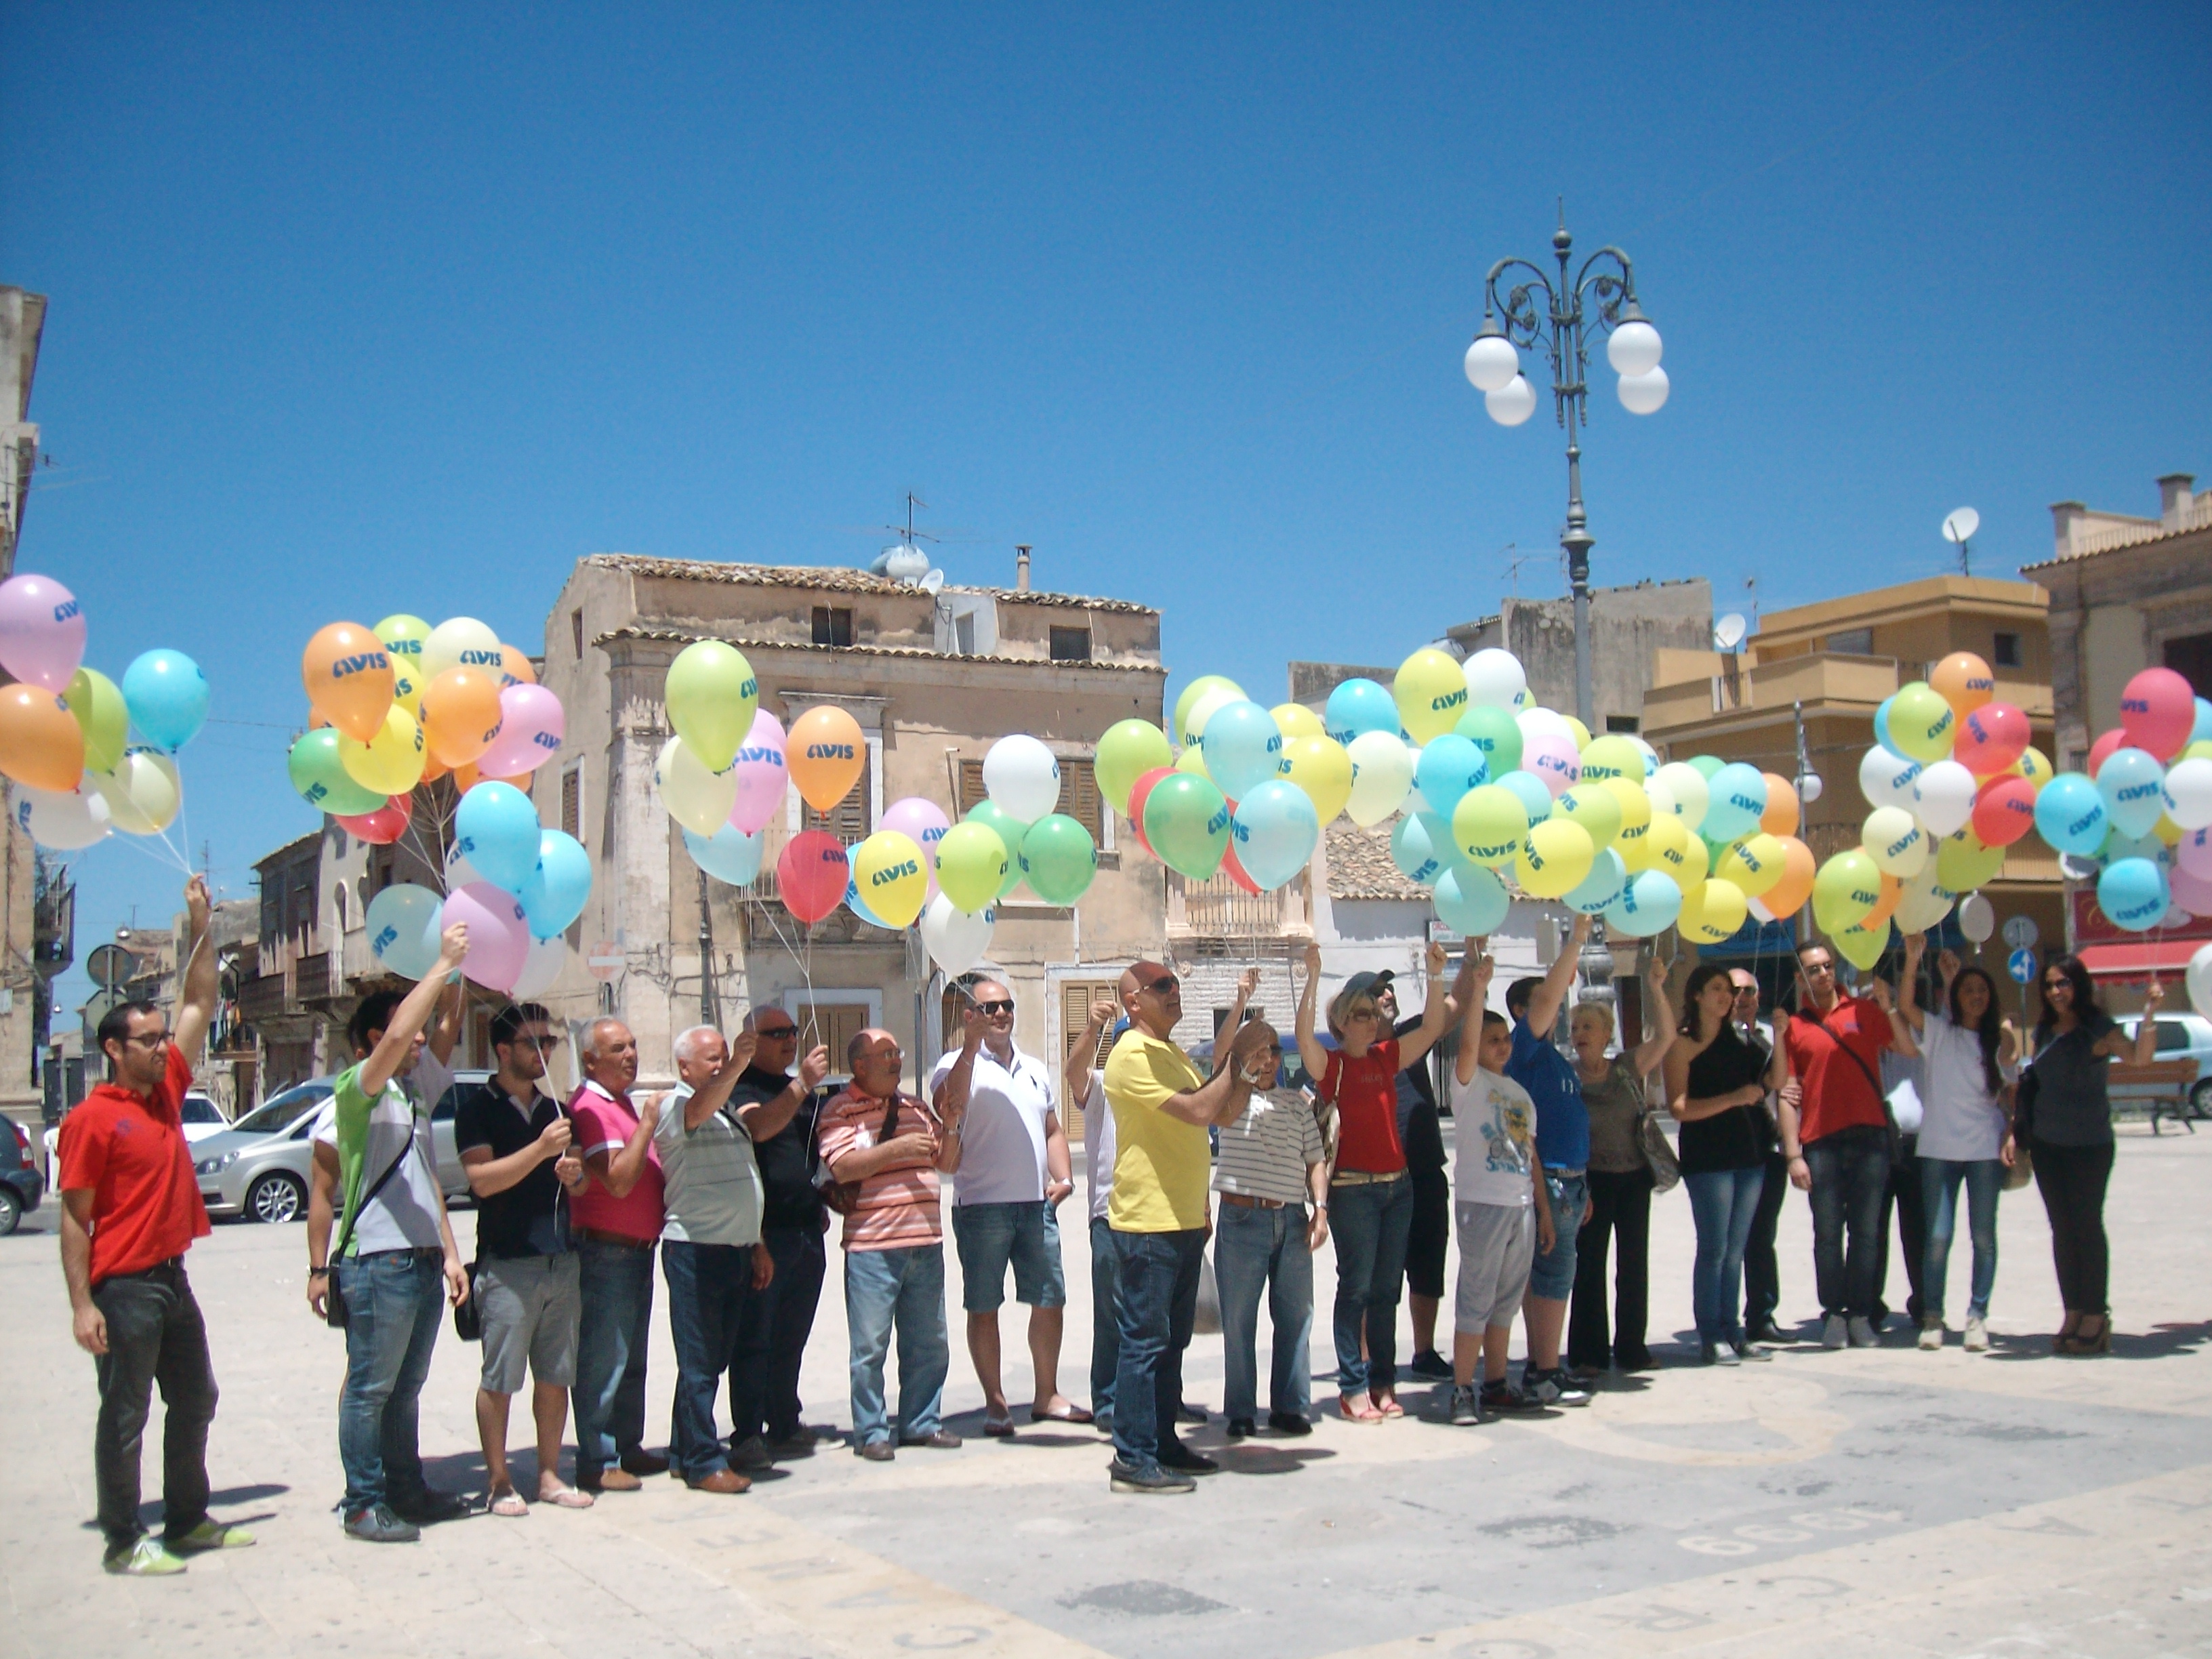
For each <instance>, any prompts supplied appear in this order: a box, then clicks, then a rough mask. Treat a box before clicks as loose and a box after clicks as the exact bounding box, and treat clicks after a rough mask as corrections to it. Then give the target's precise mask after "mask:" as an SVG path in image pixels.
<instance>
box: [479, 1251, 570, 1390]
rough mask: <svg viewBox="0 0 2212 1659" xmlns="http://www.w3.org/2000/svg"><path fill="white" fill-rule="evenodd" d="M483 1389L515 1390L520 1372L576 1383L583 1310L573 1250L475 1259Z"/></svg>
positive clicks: (559, 1385) (559, 1384)
mask: <svg viewBox="0 0 2212 1659" xmlns="http://www.w3.org/2000/svg"><path fill="white" fill-rule="evenodd" d="M476 1294H477V1297H480V1298H481V1299H482V1304H483V1305H482V1309H481V1311H482V1314H483V1378H482V1383H483V1389H484V1391H485V1392H486V1393H487V1394H520V1393H521V1392H522V1383H523V1378H524V1372H525V1370H527V1371H528V1373H529V1375H530V1376H532V1378H533V1379H535V1380H536V1381H538V1382H539V1383H546V1384H549V1385H550V1386H551V1387H553V1388H556V1389H567V1388H573V1387H574V1385H575V1382H576V1327H577V1323H578V1321H579V1320H580V1318H581V1317H582V1315H583V1311H584V1299H583V1292H582V1289H581V1286H580V1275H579V1273H578V1264H577V1261H576V1254H575V1252H574V1251H573V1250H564V1251H563V1252H562V1254H560V1255H522V1256H486V1257H484V1258H483V1260H481V1261H479V1262H478V1263H477V1285H476Z"/></svg>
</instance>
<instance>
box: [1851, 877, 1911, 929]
mask: <svg viewBox="0 0 2212 1659" xmlns="http://www.w3.org/2000/svg"><path fill="white" fill-rule="evenodd" d="M1904 896H1905V884H1904V883H1903V882H1902V881H1900V880H1899V879H1898V878H1896V877H1895V876H1884V877H1883V878H1881V897H1880V898H1878V899H1876V900H1875V902H1874V908H1873V909H1871V910H1869V911H1868V912H1867V915H1866V920H1865V921H1862V922H1861V923H1859V926H1860V927H1863V929H1865V930H1866V931H1867V932H1868V933H1877V932H1879V931H1880V930H1881V928H1882V927H1884V926H1886V925H1887V922H1888V921H1889V918H1890V916H1891V915H1892V913H1893V912H1894V911H1895V910H1896V908H1897V904H1898V901H1899V899H1901V898H1903V897H1904Z"/></svg>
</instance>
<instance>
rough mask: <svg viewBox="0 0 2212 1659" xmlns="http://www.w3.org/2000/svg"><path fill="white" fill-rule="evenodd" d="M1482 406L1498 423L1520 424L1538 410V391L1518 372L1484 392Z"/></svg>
mask: <svg viewBox="0 0 2212 1659" xmlns="http://www.w3.org/2000/svg"><path fill="white" fill-rule="evenodd" d="M1653 372H1654V373H1656V372H1657V371H1656V370H1655V371H1653ZM1661 395H1662V396H1664V395H1665V394H1663V393H1662V394H1661ZM1482 406H1483V407H1484V408H1485V409H1486V410H1489V411H1490V418H1491V419H1492V420H1493V421H1495V422H1498V425H1500V426H1518V425H1520V424H1521V422H1523V421H1525V420H1527V419H1528V417H1529V416H1531V415H1534V413H1535V412H1536V393H1535V392H1534V389H1533V388H1532V387H1531V386H1529V384H1528V381H1526V380H1523V379H1522V378H1521V376H1519V375H1518V374H1516V375H1515V376H1514V377H1513V378H1512V379H1511V380H1508V381H1507V382H1506V383H1505V384H1504V386H1500V387H1498V390H1497V391H1495V392H1484V393H1483V394H1482Z"/></svg>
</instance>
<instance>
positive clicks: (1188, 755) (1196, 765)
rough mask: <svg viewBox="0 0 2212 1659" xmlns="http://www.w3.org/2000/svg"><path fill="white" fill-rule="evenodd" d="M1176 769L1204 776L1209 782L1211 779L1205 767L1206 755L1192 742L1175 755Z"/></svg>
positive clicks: (1195, 775) (1196, 775)
mask: <svg viewBox="0 0 2212 1659" xmlns="http://www.w3.org/2000/svg"><path fill="white" fill-rule="evenodd" d="M1176 771H1178V772H1188V773H1189V774H1190V775H1192V776H1194V777H1200V778H1205V779H1206V781H1207V782H1209V783H1211V782H1212V781H1213V780H1212V776H1211V775H1209V774H1208V773H1207V771H1206V755H1205V753H1204V751H1203V750H1200V748H1199V746H1198V745H1197V744H1188V745H1186V746H1185V748H1184V749H1183V751H1182V753H1181V754H1180V755H1177V756H1176Z"/></svg>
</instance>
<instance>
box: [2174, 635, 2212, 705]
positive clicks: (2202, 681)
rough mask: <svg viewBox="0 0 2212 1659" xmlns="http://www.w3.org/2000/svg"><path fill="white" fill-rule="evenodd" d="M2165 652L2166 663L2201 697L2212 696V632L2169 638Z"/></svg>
mask: <svg viewBox="0 0 2212 1659" xmlns="http://www.w3.org/2000/svg"><path fill="white" fill-rule="evenodd" d="M2164 653H2165V657H2166V666H2167V667H2168V668H2171V669H2172V671H2174V672H2175V673H2177V674H2179V675H2180V676H2181V678H2184V679H2185V680H2187V681H2188V682H2189V688H2190V690H2192V691H2194V692H2196V693H2197V696H2200V697H2206V696H2212V634H2191V635H2186V636H2185V637H2183V638H2181V639H2178V640H2168V641H2166V645H2165V647H2164Z"/></svg>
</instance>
